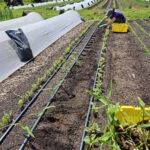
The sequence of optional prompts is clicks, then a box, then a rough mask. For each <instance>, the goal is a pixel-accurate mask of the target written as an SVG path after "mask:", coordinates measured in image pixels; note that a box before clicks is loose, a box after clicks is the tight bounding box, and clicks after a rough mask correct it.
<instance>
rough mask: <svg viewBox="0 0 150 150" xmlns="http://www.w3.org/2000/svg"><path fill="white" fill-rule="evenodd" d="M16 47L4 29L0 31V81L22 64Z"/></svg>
mask: <svg viewBox="0 0 150 150" xmlns="http://www.w3.org/2000/svg"><path fill="white" fill-rule="evenodd" d="M16 49H17V47H16V44H15V43H14V42H13V41H12V40H11V39H10V38H9V37H8V36H7V34H6V33H5V32H4V31H0V81H2V80H4V79H5V78H6V77H8V76H9V75H10V74H11V73H12V72H14V71H15V70H17V69H18V68H19V67H21V66H23V65H24V63H23V62H21V61H20V59H19V57H18V55H17V53H16V51H15V50H16Z"/></svg>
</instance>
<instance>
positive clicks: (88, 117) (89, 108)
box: [80, 30, 107, 150]
mask: <svg viewBox="0 0 150 150" xmlns="http://www.w3.org/2000/svg"><path fill="white" fill-rule="evenodd" d="M105 32H107V30H106V31H105ZM104 38H105V37H104ZM105 50H106V47H104V48H102V49H101V51H100V53H99V61H100V59H101V57H102V55H103V51H105ZM99 61H98V64H97V70H96V73H95V78H94V83H93V88H92V89H94V88H96V83H97V79H98V71H99ZM93 101H94V96H93V95H92V96H91V97H90V102H89V106H88V111H87V114H86V120H85V125H84V130H83V133H82V138H81V144H80V150H84V146H85V142H84V137H85V136H86V131H85V128H86V127H88V126H89V121H90V116H91V108H92V104H93Z"/></svg>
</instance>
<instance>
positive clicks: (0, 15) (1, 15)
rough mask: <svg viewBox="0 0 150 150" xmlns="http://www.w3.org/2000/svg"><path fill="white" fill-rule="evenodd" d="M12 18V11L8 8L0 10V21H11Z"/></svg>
mask: <svg viewBox="0 0 150 150" xmlns="http://www.w3.org/2000/svg"><path fill="white" fill-rule="evenodd" d="M13 18H14V16H13V13H12V10H10V9H8V8H5V9H2V8H0V21H2V20H8V19H13Z"/></svg>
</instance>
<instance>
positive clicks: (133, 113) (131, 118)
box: [115, 106, 150, 125]
mask: <svg viewBox="0 0 150 150" xmlns="http://www.w3.org/2000/svg"><path fill="white" fill-rule="evenodd" d="M145 111H146V113H149V114H150V107H147V108H145ZM115 116H116V118H117V119H118V120H119V121H120V122H122V123H128V124H129V125H133V124H137V123H138V122H141V121H143V120H145V121H146V120H150V115H148V116H147V117H144V118H143V111H142V110H141V108H140V107H132V106H121V107H120V110H119V111H118V112H117V113H116V115H115Z"/></svg>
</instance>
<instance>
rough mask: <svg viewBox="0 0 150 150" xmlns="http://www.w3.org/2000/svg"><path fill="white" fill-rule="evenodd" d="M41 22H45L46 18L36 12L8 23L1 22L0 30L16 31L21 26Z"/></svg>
mask: <svg viewBox="0 0 150 150" xmlns="http://www.w3.org/2000/svg"><path fill="white" fill-rule="evenodd" d="M41 20H44V18H43V17H42V16H41V15H40V14H38V13H36V12H31V13H29V14H28V15H26V16H24V17H20V18H16V19H11V20H7V21H1V22H0V30H1V31H3V30H10V29H16V28H19V27H21V26H24V25H27V24H31V23H34V22H38V21H41Z"/></svg>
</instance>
